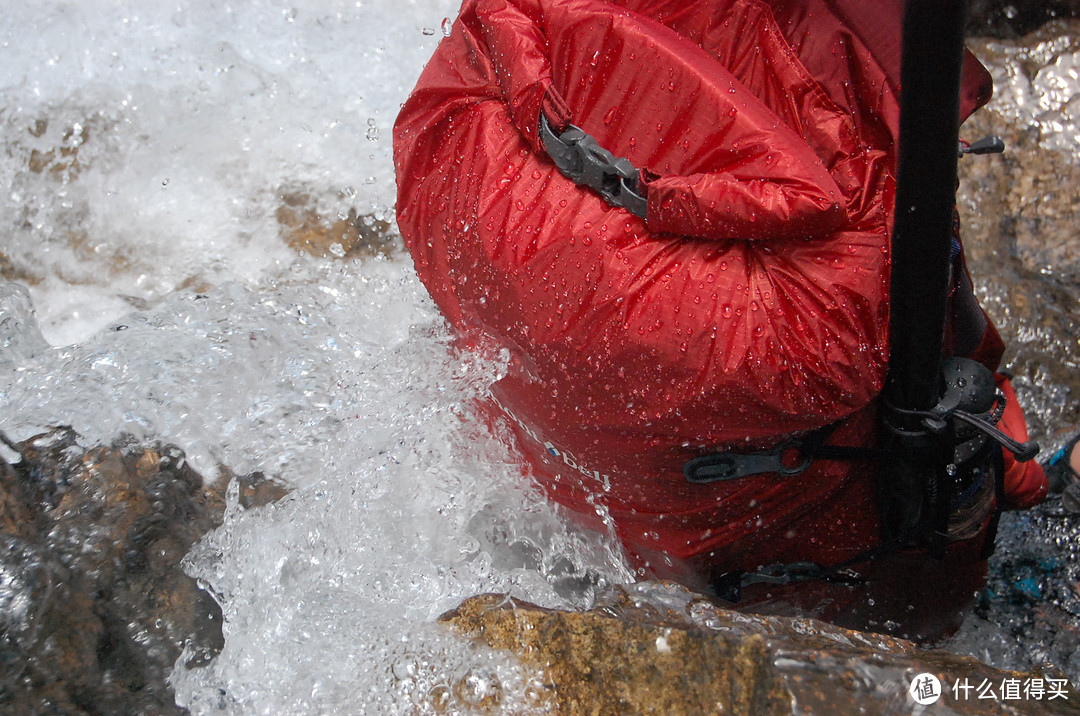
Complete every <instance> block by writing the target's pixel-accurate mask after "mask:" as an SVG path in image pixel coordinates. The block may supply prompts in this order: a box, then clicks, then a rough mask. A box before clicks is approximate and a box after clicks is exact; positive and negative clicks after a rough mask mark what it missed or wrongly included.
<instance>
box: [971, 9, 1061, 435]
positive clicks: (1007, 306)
mask: <svg viewBox="0 0 1080 716" xmlns="http://www.w3.org/2000/svg"><path fill="white" fill-rule="evenodd" d="M968 46H969V48H970V49H971V50H972V51H973V52H974V53H975V54H976V56H977V57H978V58H979V59H980V60H981V61H982V62H983V63H984V64H985V65H987V67H988V68H989V69H991V71H992V72H993V73H994V75H995V77H998V78H1002V77H1012V78H1014V85H1013V86H1009V85H1005V84H1001V85H1000V86H998V87H996V88H995V92H996V96H995V98H994V99H993V100H992V101H991V102H990V104H989V105H987V107H986V108H984V109H982V110H979V111H978V112H977V113H976V114H975V115H973V116H972V117H971V118H970V119H969V120H968V121H967V122H966V123H965V124H964V126H963V127H962V128H961V134H962V136H964V137H965V138H968V139H971V140H975V139H979V138H981V137H983V136H987V135H997V136H1000V137H1002V138H1003V139H1004V140H1005V144H1006V151H1005V153H1004V154H1002V155H990V156H979V157H965V158H964V159H962V160H961V161H960V167H959V168H960V192H959V195H958V204H959V208H960V214H961V219H962V224H963V231H962V233H963V240H964V248H965V253H966V254H967V258H968V266H969V268H970V270H971V274H972V277H973V279H974V280H975V283H976V286H977V288H978V292H979V297H980V301H981V302H982V304H983V306H984V308H985V309H986V311H987V313H989V314H990V317H991V318H992V319H993V320H994V323H995V324H996V325H997V326H998V329H999V330H1000V331H1001V333H1002V336H1003V337H1004V338H1005V343H1006V345H1007V346H1008V349H1009V352H1008V353H1007V354H1006V361H1007V363H1008V366H1009V368H1010V369H1012V370H1014V371H1015V372H1016V373H1017V380H1016V381H1014V383H1015V384H1016V386H1017V388H1018V390H1019V391H1020V397H1021V399H1022V400H1023V401H1024V402H1025V404H1026V405H1029V406H1031V405H1034V406H1039V410H1037V411H1033V412H1030V413H1029V416H1028V418H1029V427H1030V428H1031V432H1032V435H1033V437H1036V438H1043V437H1045V436H1046V435H1047V434H1048V433H1053V432H1055V429H1058V430H1059V431H1063V433H1064V434H1068V433H1071V432H1072V431H1073V430H1074V428H1071V427H1069V426H1076V425H1080V403H1078V402H1077V401H1076V400H1075V399H1069V398H1068V396H1069V395H1072V396H1076V395H1080V373H1078V372H1077V371H1076V369H1075V358H1074V353H1075V350H1076V346H1078V345H1080V315H1078V314H1077V312H1076V310H1075V301H1076V299H1075V286H1076V285H1077V283H1078V282H1080V263H1078V261H1077V256H1080V253H1078V252H1077V250H1076V227H1077V226H1078V225H1080V162H1078V161H1077V158H1076V152H1075V151H1074V150H1071V151H1063V150H1062V149H1061V148H1056V147H1055V143H1059V142H1060V135H1062V133H1063V130H1062V129H1061V127H1059V126H1057V125H1058V123H1059V122H1060V121H1068V117H1070V116H1071V110H1069V108H1068V107H1069V106H1071V105H1068V106H1066V105H1067V100H1068V99H1069V98H1068V96H1067V90H1061V92H1060V93H1059V94H1061V95H1062V96H1061V97H1058V98H1057V99H1056V100H1055V101H1056V102H1064V103H1065V104H1064V105H1063V107H1064V108H1063V109H1062V110H1061V112H1060V113H1059V114H1055V113H1054V111H1050V110H1047V112H1044V113H1042V114H1040V115H1039V116H1038V117H1037V118H1034V117H1032V116H1030V115H1031V111H1032V107H1034V105H1035V104H1036V103H1037V102H1038V101H1041V94H1039V92H1040V91H1038V90H1032V89H1031V87H1032V86H1033V83H1035V82H1036V79H1037V78H1038V76H1039V74H1040V73H1041V72H1044V71H1046V69H1047V68H1054V67H1055V65H1056V64H1057V63H1058V62H1059V60H1061V61H1062V62H1063V63H1064V64H1063V66H1062V69H1061V70H1060V71H1061V72H1065V70H1067V68H1068V67H1069V66H1071V65H1070V63H1071V62H1072V61H1073V60H1074V58H1075V57H1076V56H1077V55H1080V22H1078V21H1070V22H1059V23H1054V24H1051V25H1048V26H1046V27H1044V28H1043V29H1042V30H1040V31H1039V32H1038V33H1036V34H1035V35H1031V36H1028V37H1025V38H1023V39H1022V40H1019V41H998V40H972V41H969V42H968ZM1057 71H1058V70H1054V72H1057ZM1039 81H1040V82H1042V83H1044V84H1046V83H1050V84H1053V80H1052V75H1051V76H1050V77H1047V76H1043V77H1042V78H1041V79H1039ZM1024 117H1027V119H1024Z"/></svg>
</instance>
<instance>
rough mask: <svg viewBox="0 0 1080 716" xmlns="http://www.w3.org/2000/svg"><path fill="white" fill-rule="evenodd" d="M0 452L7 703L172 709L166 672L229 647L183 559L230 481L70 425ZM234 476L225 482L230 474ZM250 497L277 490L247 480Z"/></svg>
mask: <svg viewBox="0 0 1080 716" xmlns="http://www.w3.org/2000/svg"><path fill="white" fill-rule="evenodd" d="M0 439H2V440H3V442H4V443H5V445H6V446H7V447H8V449H10V450H12V451H13V452H15V453H17V454H18V455H19V457H20V459H19V460H18V461H15V462H13V463H11V464H9V463H8V462H7V461H6V460H4V459H3V458H2V457H0V712H3V713H13V714H16V713H17V714H53V713H55V714H73V715H74V714H84V713H85V714H106V713H108V714H124V713H142V714H171V713H183V711H182V710H181V709H179V708H178V707H177V706H175V704H174V697H173V693H172V689H171V688H170V687H169V686H168V685H167V683H166V677H167V676H168V674H169V672H170V671H171V670H172V668H173V664H174V663H175V662H176V660H177V659H178V658H180V656H181V653H182V651H183V650H184V649H186V650H187V651H186V659H187V662H186V663H187V664H188V665H189V666H191V667H197V666H199V665H201V664H205V663H207V662H208V661H209V660H210V659H212V658H213V657H214V655H215V654H216V653H217V652H218V651H219V650H220V649H221V646H222V644H223V643H224V642H223V637H222V633H221V609H220V608H219V607H218V605H217V603H216V602H215V601H214V599H213V598H212V597H211V596H210V595H209V594H208V593H207V592H205V591H203V590H202V589H200V588H199V585H198V584H197V583H196V581H195V580H194V579H192V578H191V577H189V576H187V575H186V574H184V572H183V571H182V570H181V569H180V561H181V560H182V559H183V557H184V555H185V554H186V553H187V552H188V550H189V549H191V546H192V544H194V542H195V541H196V540H197V539H199V538H200V537H201V536H202V535H203V534H205V533H206V532H207V531H209V530H211V529H213V528H214V527H217V526H218V525H220V524H221V522H222V518H223V515H224V513H225V506H226V499H225V495H224V494H223V493H222V488H221V487H218V486H208V485H206V484H204V482H203V479H202V477H200V476H199V475H198V474H197V473H196V472H195V471H194V470H192V469H191V468H190V467H189V466H188V465H187V464H186V461H185V458H184V454H183V452H181V451H180V450H179V449H178V448H176V447H172V446H161V445H137V444H133V443H131V442H130V441H125V440H123V439H121V440H118V441H117V442H116V443H114V444H113V445H112V446H111V447H104V446H97V447H83V446H81V445H80V444H79V437H78V436H77V435H76V434H75V433H74V432H72V431H71V430H69V429H64V428H58V429H55V430H52V431H50V432H48V433H45V434H42V435H39V436H36V437H33V438H30V439H28V440H25V441H22V442H19V443H14V442H11V441H10V440H7V439H6V438H3V436H2V435H0ZM228 483H229V480H227V479H225V480H219V481H218V483H217V485H220V486H224V485H226V484H228ZM236 485H237V487H238V488H239V494H238V496H237V499H238V502H239V503H240V504H247V505H252V504H260V503H265V502H267V501H269V500H272V499H276V498H278V497H280V496H281V494H282V491H281V489H280V487H278V486H277V485H276V484H275V483H273V482H272V481H269V480H264V479H262V478H261V477H258V476H256V477H253V478H247V477H244V478H239V479H238V480H237V481H236Z"/></svg>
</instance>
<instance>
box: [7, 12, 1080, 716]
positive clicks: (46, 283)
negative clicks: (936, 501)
mask: <svg viewBox="0 0 1080 716" xmlns="http://www.w3.org/2000/svg"><path fill="white" fill-rule="evenodd" d="M456 9H457V2H456V0H414V1H413V2H407V3H390V2H388V1H386V2H374V3H355V4H353V5H350V6H347V7H345V6H342V4H340V3H332V2H315V3H304V4H303V6H298V7H293V6H291V5H288V4H282V3H276V2H267V1H257V2H250V3H244V4H242V5H240V6H233V5H228V4H219V3H209V2H208V3H197V4H196V5H195V6H192V7H190V8H177V7H176V6H174V5H166V4H163V3H162V4H146V3H109V4H107V5H101V4H97V3H83V4H81V5H70V4H66V3H61V2H43V3H39V4H37V5H35V6H33V7H32V8H29V7H27V8H20V7H11V8H7V9H6V10H5V13H4V14H3V16H2V17H0V66H3V67H4V68H5V74H4V76H3V77H2V78H0V130H2V135H0V136H2V140H0V141H2V142H3V149H4V151H3V152H0V183H2V185H3V187H4V193H3V195H2V196H0V236H2V237H3V238H2V245H0V277H2V280H0V399H2V402H3V405H4V410H3V412H2V413H0V430H3V431H5V432H6V433H7V434H8V435H9V436H10V437H11V438H13V439H21V438H25V437H28V436H29V435H31V434H33V433H34V432H36V431H37V430H39V429H41V428H43V427H45V426H47V425H54V424H68V425H71V426H72V427H74V428H75V430H77V431H78V432H79V433H81V434H82V435H83V436H85V438H86V439H87V440H88V441H109V440H111V439H113V438H114V437H116V435H118V434H119V433H122V432H126V433H130V434H133V435H135V436H136V437H154V438H161V439H164V440H167V441H170V442H173V443H176V444H178V445H180V446H182V447H183V449H184V451H185V452H186V454H187V459H188V460H189V461H191V462H192V463H193V464H194V466H195V467H196V468H197V469H198V470H199V471H200V472H202V473H203V474H204V475H207V476H208V477H210V476H214V475H216V474H217V473H218V472H219V470H221V469H223V468H226V467H227V468H228V469H229V470H232V471H235V472H236V473H244V472H251V471H255V470H261V471H263V472H266V473H268V474H272V475H275V476H279V477H280V478H281V479H283V480H284V481H286V482H287V483H288V484H289V486H290V487H291V488H292V492H291V493H290V495H289V496H287V497H286V498H284V499H283V500H282V501H280V502H278V503H276V504H273V505H269V506H266V507H264V508H260V509H257V510H244V509H241V508H240V507H239V506H238V505H237V504H236V500H235V499H233V500H232V501H231V502H230V507H229V509H228V511H227V514H226V519H225V524H224V526H223V527H222V528H221V529H219V530H217V531H216V532H214V533H212V534H211V535H209V536H208V537H207V538H206V539H205V540H203V542H201V543H200V544H199V545H198V546H197V547H196V548H195V549H194V550H193V551H192V552H191V553H190V554H189V555H188V556H187V559H186V563H185V564H186V569H187V570H188V572H189V573H191V574H192V575H194V576H196V577H197V578H199V579H200V580H201V581H202V583H203V584H204V585H205V587H206V588H207V589H208V590H210V591H211V592H212V593H213V594H214V595H215V597H216V598H217V600H218V601H219V602H220V603H221V604H222V608H223V614H224V617H225V624H224V632H225V637H226V642H225V647H224V650H223V651H222V652H221V653H220V654H219V655H218V656H217V658H216V659H215V660H214V661H213V662H212V663H211V664H210V665H208V666H206V667H203V668H193V669H187V668H183V667H177V669H176V671H175V672H174V675H173V682H174V686H175V688H176V692H177V698H178V700H179V702H180V703H181V704H182V705H184V706H186V707H187V708H189V709H190V710H191V711H192V712H193V713H296V714H301V713H330V712H333V713H413V712H417V711H418V712H425V711H432V710H437V709H442V708H447V709H451V710H452V709H463V710H467V709H468V708H470V707H471V706H476V705H478V704H480V703H482V702H484V700H485V699H486V698H489V697H490V695H491V694H492V693H500V694H501V696H500V697H499V698H500V699H501V703H502V704H503V705H504V707H505V709H506V711H508V712H514V713H525V712H529V711H530V710H533V709H539V708H540V706H539V705H537V704H534V703H533V702H532V701H531V700H530V696H529V695H530V693H532V692H533V686H534V685H532V684H530V683H529V677H528V676H527V675H526V674H524V673H522V672H521V671H519V670H518V668H517V667H516V666H515V665H514V664H513V663H511V662H510V661H509V660H508V659H506V658H504V657H501V656H498V655H496V654H494V653H492V652H488V651H485V650H482V649H480V648H478V647H474V646H471V645H469V644H467V643H465V642H464V641H462V640H461V639H459V638H456V637H452V636H451V635H449V634H447V633H446V632H444V631H443V630H442V629H441V628H439V627H437V626H435V625H433V624H432V623H431V622H432V620H433V618H434V617H435V616H437V615H438V614H439V613H441V612H442V611H444V610H445V609H448V608H450V607H452V606H454V605H455V604H456V603H457V602H458V601H460V600H461V599H462V598H463V597H465V596H468V595H471V594H475V593H479V592H484V591H500V592H511V593H513V594H515V595H517V596H520V597H522V598H525V599H528V600H529V601H532V602H536V603H539V604H542V605H546V606H559V607H569V608H577V607H582V606H585V605H588V604H589V602H590V600H591V597H592V594H593V593H594V592H595V590H596V589H597V588H598V587H600V586H603V585H604V584H605V583H611V582H623V581H628V580H630V579H631V578H632V575H631V574H630V572H629V571H628V569H627V567H626V565H625V564H624V563H623V561H622V558H621V556H620V554H619V552H618V549H617V547H615V546H614V543H613V542H612V541H611V540H610V539H608V538H607V537H606V536H603V535H594V534H591V533H582V532H580V531H577V530H575V529H574V528H573V527H571V526H570V525H568V524H567V522H566V521H565V520H564V519H563V518H562V516H560V514H558V512H557V511H556V510H555V509H554V508H553V507H552V506H551V505H549V504H548V503H547V502H546V501H545V500H544V499H543V497H542V496H541V495H540V494H538V493H537V492H536V491H535V490H533V489H532V488H531V487H530V485H529V483H528V480H527V479H526V478H525V477H523V475H522V471H523V468H522V466H521V463H520V461H519V460H518V459H517V457H516V455H515V454H514V453H513V451H512V449H511V448H509V447H508V444H509V443H510V441H509V440H508V439H507V436H506V432H505V431H506V427H505V426H500V425H497V424H496V425H489V424H486V423H485V422H484V421H483V420H481V419H479V418H478V417H477V416H476V415H475V414H474V412H473V400H474V399H475V397H476V396H478V395H479V394H481V393H483V391H484V390H485V389H486V387H487V386H488V385H490V383H491V382H492V381H494V380H495V379H497V378H498V376H499V375H500V371H501V370H502V366H503V363H504V361H505V357H503V356H500V355H498V354H497V353H494V354H491V353H490V352H484V351H483V350H481V351H479V352H460V351H458V350H456V349H455V345H454V339H453V338H452V337H451V336H450V335H449V334H448V332H447V330H446V328H445V326H444V324H443V322H442V320H441V319H440V317H439V316H438V313H437V311H436V309H435V308H434V306H433V305H432V304H431V302H430V301H429V300H428V298H427V296H426V293H425V291H424V289H423V287H422V286H421V285H420V283H419V281H418V280H417V279H416V277H415V274H414V272H413V270H412V266H411V264H410V262H409V261H408V259H407V257H405V256H403V254H402V253H401V252H400V251H398V252H393V251H392V252H390V256H389V257H387V256H375V257H373V258H367V259H364V260H359V259H357V258H355V257H354V256H353V255H352V254H350V253H349V252H348V251H347V249H346V248H345V247H343V246H342V245H340V244H332V245H331V246H330V248H329V249H328V254H330V255H332V256H333V257H336V258H332V257H331V256H330V255H327V256H325V257H318V256H311V255H298V253H297V250H296V249H295V248H290V246H289V244H288V243H287V242H286V241H285V240H283V234H284V233H285V229H286V228H287V227H286V224H288V221H285V220H284V219H282V211H283V207H284V208H285V209H287V210H289V211H291V210H292V209H293V208H294V207H293V206H292V204H293V203H295V202H294V199H295V198H296V197H301V198H302V202H301V203H302V204H303V207H302V209H304V210H306V209H310V211H311V212H313V213H314V214H315V215H317V216H318V217H320V220H322V221H323V224H331V223H333V222H334V221H337V220H341V221H346V220H348V221H352V217H356V216H360V217H368V218H369V219H370V223H372V225H378V226H383V227H387V228H385V229H383V230H382V231H383V233H384V234H388V235H390V236H392V235H393V229H392V227H391V226H390V224H391V222H392V217H393V212H392V209H391V208H390V207H391V205H392V202H393V200H394V182H393V172H392V165H391V161H390V135H391V131H390V128H391V124H392V121H393V118H394V116H395V114H396V112H397V108H398V106H399V104H400V102H402V101H403V100H404V98H405V96H406V94H407V92H408V90H409V88H411V86H412V84H413V82H414V81H415V78H416V76H417V74H418V73H419V71H420V68H421V66H422V64H423V62H424V60H425V59H426V57H427V56H429V55H430V53H431V51H432V50H433V48H434V45H435V42H437V41H438V39H439V36H440V35H441V34H442V33H441V32H438V31H437V30H435V28H443V29H444V31H445V28H447V27H448V25H449V23H448V22H447V21H446V18H448V17H450V16H453V14H454V12H455V11H456ZM1062 91H1064V90H1062ZM1054 101H1057V100H1054ZM1062 102H1063V103H1059V104H1060V105H1061V106H1067V102H1064V100H1063V101H1062ZM1068 131H1072V130H1071V129H1069V130H1068ZM1070 151H1072V150H1070ZM301 213H302V212H301ZM324 228H325V226H324ZM335 247H336V248H335ZM309 253H316V252H314V251H311V252H309ZM35 310H36V313H35ZM1008 529H1014V530H1016V531H1015V532H1014V533H1010V534H1019V535H1021V536H1020V537H1018V539H1019V540H1020V541H1021V542H1022V544H1026V545H1029V546H1031V545H1039V544H1042V542H1040V541H1039V540H1040V539H1044V537H1039V536H1032V535H1030V534H1028V533H1024V532H1023V529H1024V528H1023V526H1022V525H1021V526H1020V527H1008ZM1065 537H1066V538H1067V537H1068V535H1065ZM991 608H992V607H991ZM973 629H974V627H973ZM980 639H981V641H979V640H980ZM995 639H997V637H996V636H994V635H991V636H986V635H984V634H983V633H982V632H978V634H977V637H976V639H975V642H974V643H971V644H969V645H967V646H963V645H962V647H961V648H968V649H970V650H972V651H973V652H976V653H978V655H980V656H983V657H984V658H986V657H991V658H992V660H995V661H996V663H999V664H1000V665H1005V666H1009V665H1014V664H1016V665H1023V664H1024V663H1026V662H1025V659H1029V657H1027V656H1025V655H1023V654H1020V655H1018V654H1016V653H1004V651H1005V650H1004V648H1003V647H1000V648H999V646H997V645H998V642H997V641H995ZM980 649H981V650H982V651H983V652H985V653H979V650H980ZM999 652H1000V653H999ZM1029 660H1030V659H1029ZM184 661H185V659H183V658H182V659H181V660H180V662H179V663H183V662H184ZM1061 665H1062V666H1065V664H1061ZM1069 668H1078V667H1076V666H1075V665H1072V666H1069ZM1074 676H1075V674H1074Z"/></svg>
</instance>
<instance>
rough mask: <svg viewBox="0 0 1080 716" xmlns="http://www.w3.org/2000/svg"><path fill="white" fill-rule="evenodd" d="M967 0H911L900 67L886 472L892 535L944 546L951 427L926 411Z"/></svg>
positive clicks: (943, 288) (887, 527)
mask: <svg viewBox="0 0 1080 716" xmlns="http://www.w3.org/2000/svg"><path fill="white" fill-rule="evenodd" d="M965 10H966V2H965V0H908V1H907V3H906V8H905V11H904V32H903V55H902V64H901V71H900V145H899V157H898V167H897V191H896V217H895V219H896V220H895V226H894V229H893V236H892V279H891V281H892V284H891V299H890V300H891V313H890V315H891V318H890V323H889V333H890V344H891V347H890V355H889V370H888V376H887V378H886V384H885V389H884V393H883V395H884V399H885V406H884V408H883V413H884V418H885V428H886V429H885V430H884V434H883V436H882V439H883V441H884V442H885V445H884V447H885V448H886V449H887V450H889V451H890V452H894V453H895V454H898V455H900V456H901V459H899V460H897V461H895V462H893V463H891V464H890V465H889V466H888V467H887V469H886V471H885V475H884V479H883V480H882V488H881V492H880V499H881V500H882V513H883V516H884V519H883V528H884V538H885V539H886V541H889V540H900V541H903V542H905V543H919V544H923V545H928V544H929V545H936V546H937V547H939V548H940V547H941V546H943V545H944V532H945V530H946V528H947V522H948V514H949V509H950V506H951V501H952V485H951V480H950V479H949V476H948V475H947V474H946V466H947V465H948V464H949V463H950V462H951V460H952V449H953V447H952V444H951V442H950V441H949V439H948V437H947V436H944V435H938V434H934V433H931V432H928V431H927V430H926V429H925V427H924V425H923V423H922V421H921V420H920V418H919V417H917V416H912V415H910V414H909V413H906V412H905V411H927V410H930V409H931V408H933V407H934V406H935V405H937V404H938V402H939V400H940V398H941V395H942V391H943V387H942V372H941V370H942V369H941V365H942V346H943V341H944V330H945V316H946V311H947V306H948V295H949V282H950V263H951V249H952V239H953V214H954V210H955V204H956V182H957V168H956V162H957V148H958V146H959V130H960V74H961V66H962V63H963V52H964V44H963V27H964V21H965Z"/></svg>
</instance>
